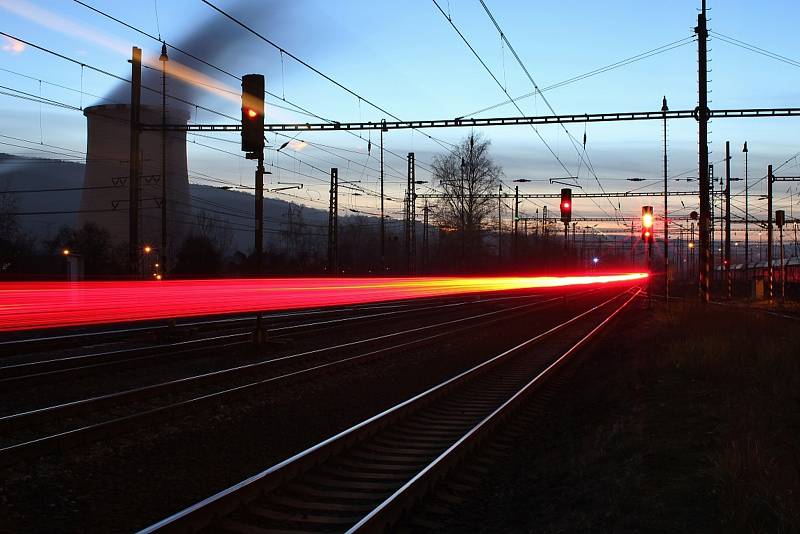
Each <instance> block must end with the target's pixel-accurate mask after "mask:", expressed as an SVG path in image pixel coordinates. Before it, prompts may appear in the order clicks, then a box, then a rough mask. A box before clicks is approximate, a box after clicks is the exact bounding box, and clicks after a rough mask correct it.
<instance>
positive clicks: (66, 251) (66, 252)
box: [61, 248, 69, 256]
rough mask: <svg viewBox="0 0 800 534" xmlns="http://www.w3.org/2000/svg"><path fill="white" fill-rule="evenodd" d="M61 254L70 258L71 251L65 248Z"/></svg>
mask: <svg viewBox="0 0 800 534" xmlns="http://www.w3.org/2000/svg"><path fill="white" fill-rule="evenodd" d="M61 253H62V254H64V256H69V249H68V248H65V249H64V250H62V251H61Z"/></svg>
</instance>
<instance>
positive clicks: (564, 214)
mask: <svg viewBox="0 0 800 534" xmlns="http://www.w3.org/2000/svg"><path fill="white" fill-rule="evenodd" d="M558 207H559V209H561V222H563V223H564V250H567V244H568V243H569V222H570V221H571V220H572V189H570V188H569V187H565V188H563V189H562V190H561V203H560V204H559V205H558Z"/></svg>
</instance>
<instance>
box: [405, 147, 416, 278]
mask: <svg viewBox="0 0 800 534" xmlns="http://www.w3.org/2000/svg"><path fill="white" fill-rule="evenodd" d="M416 188H417V187H416V165H415V163H414V153H413V152H409V153H408V234H407V238H406V259H407V262H408V265H407V267H406V269H407V271H408V273H409V274H411V273H413V272H414V271H415V259H416V258H415V256H416V248H417V239H416V237H417V235H416V224H415V223H416V221H417V193H416Z"/></svg>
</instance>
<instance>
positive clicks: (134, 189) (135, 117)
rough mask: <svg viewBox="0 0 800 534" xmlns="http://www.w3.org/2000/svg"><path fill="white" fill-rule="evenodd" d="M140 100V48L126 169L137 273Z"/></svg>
mask: <svg viewBox="0 0 800 534" xmlns="http://www.w3.org/2000/svg"><path fill="white" fill-rule="evenodd" d="M141 102H142V49H141V48H137V47H135V46H134V47H133V53H132V55H131V139H130V160H129V170H128V188H129V196H128V203H129V206H128V270H129V272H130V274H131V275H133V276H138V274H139V175H140V173H141V169H140V167H139V113H140V111H141V109H140V108H141Z"/></svg>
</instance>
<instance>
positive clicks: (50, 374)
mask: <svg viewBox="0 0 800 534" xmlns="http://www.w3.org/2000/svg"><path fill="white" fill-rule="evenodd" d="M536 297H538V295H516V296H506V297H495V298H488V299H482V300H475V299H474V298H473V299H469V300H460V301H456V302H444V303H436V301H435V300H433V299H431V301H430V302H431V303H425V304H414V305H412V304H406V305H399V304H398V305H391V306H388V308H389V311H385V310H386V307H376V306H372V307H369V309H375V310H378V311H371V312H368V313H360V314H358V315H349V314H348V315H346V316H344V317H334V318H330V319H314V320H311V321H301V322H289V323H288V324H283V325H279V326H271V327H269V328H266V332H267V334H268V336H270V338H272V339H274V340H276V341H278V340H283V339H285V338H287V337H290V336H293V335H299V334H302V335H304V336H307V335H310V334H314V333H318V332H323V331H326V330H329V329H331V328H337V327H341V326H343V325H348V324H353V323H363V324H369V323H375V322H378V321H391V320H394V319H396V318H398V317H401V316H404V315H409V314H420V313H428V312H432V311H437V310H446V309H448V308H458V307H465V306H469V305H473V304H488V303H493V302H499V301H504V300H515V299H530V298H536ZM448 300H451V299H448ZM398 307H399V308H401V309H394V308H398ZM352 311H353V310H346V312H348V313H349V312H352ZM357 311H361V309H358V310H357ZM332 313H333V311H332ZM337 313H342V312H341V311H339V312H337ZM316 314H317V312H315V313H314V315H316ZM300 316H301V317H305V315H304V314H300ZM288 317H294V316H293V315H288ZM240 321H248V322H249V323H252V324H251V325H247V326H241V325H239V324H238V323H239V322H240ZM192 324H201V325H203V326H204V327H208V326H209V324H220V326H221V327H222V328H224V329H225V328H227V329H230V328H233V329H234V330H232V331H231V330H227V331H223V332H221V333H219V332H218V333H215V334H213V335H207V336H202V337H199V338H193V339H189V340H182V341H173V342H166V343H156V344H151V345H145V346H136V347H124V348H117V349H112V350H99V351H96V352H89V353H82V354H76V355H68V356H52V355H50V356H48V357H45V358H32V359H29V360H27V361H22V362H20V363H13V364H9V365H3V366H0V387H6V388H17V387H25V386H31V385H37V384H42V383H46V382H48V381H53V380H73V379H75V378H77V377H81V376H85V375H87V374H91V373H96V372H100V371H106V370H111V369H125V368H128V367H130V366H133V365H139V364H141V363H142V362H147V361H156V362H162V361H164V360H165V359H169V360H177V359H179V358H189V357H192V356H197V355H202V354H205V353H208V352H209V351H219V350H223V349H229V348H234V347H247V346H248V345H250V344H251V334H252V328H253V326H254V325H255V320H254V319H253V318H246V319H243V318H239V319H231V320H229V321H222V322H219V321H211V323H207V322H202V323H187V325H186V327H189V325H192ZM135 331H137V330H136V329H134V332H135ZM59 339H60V338H59Z"/></svg>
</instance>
